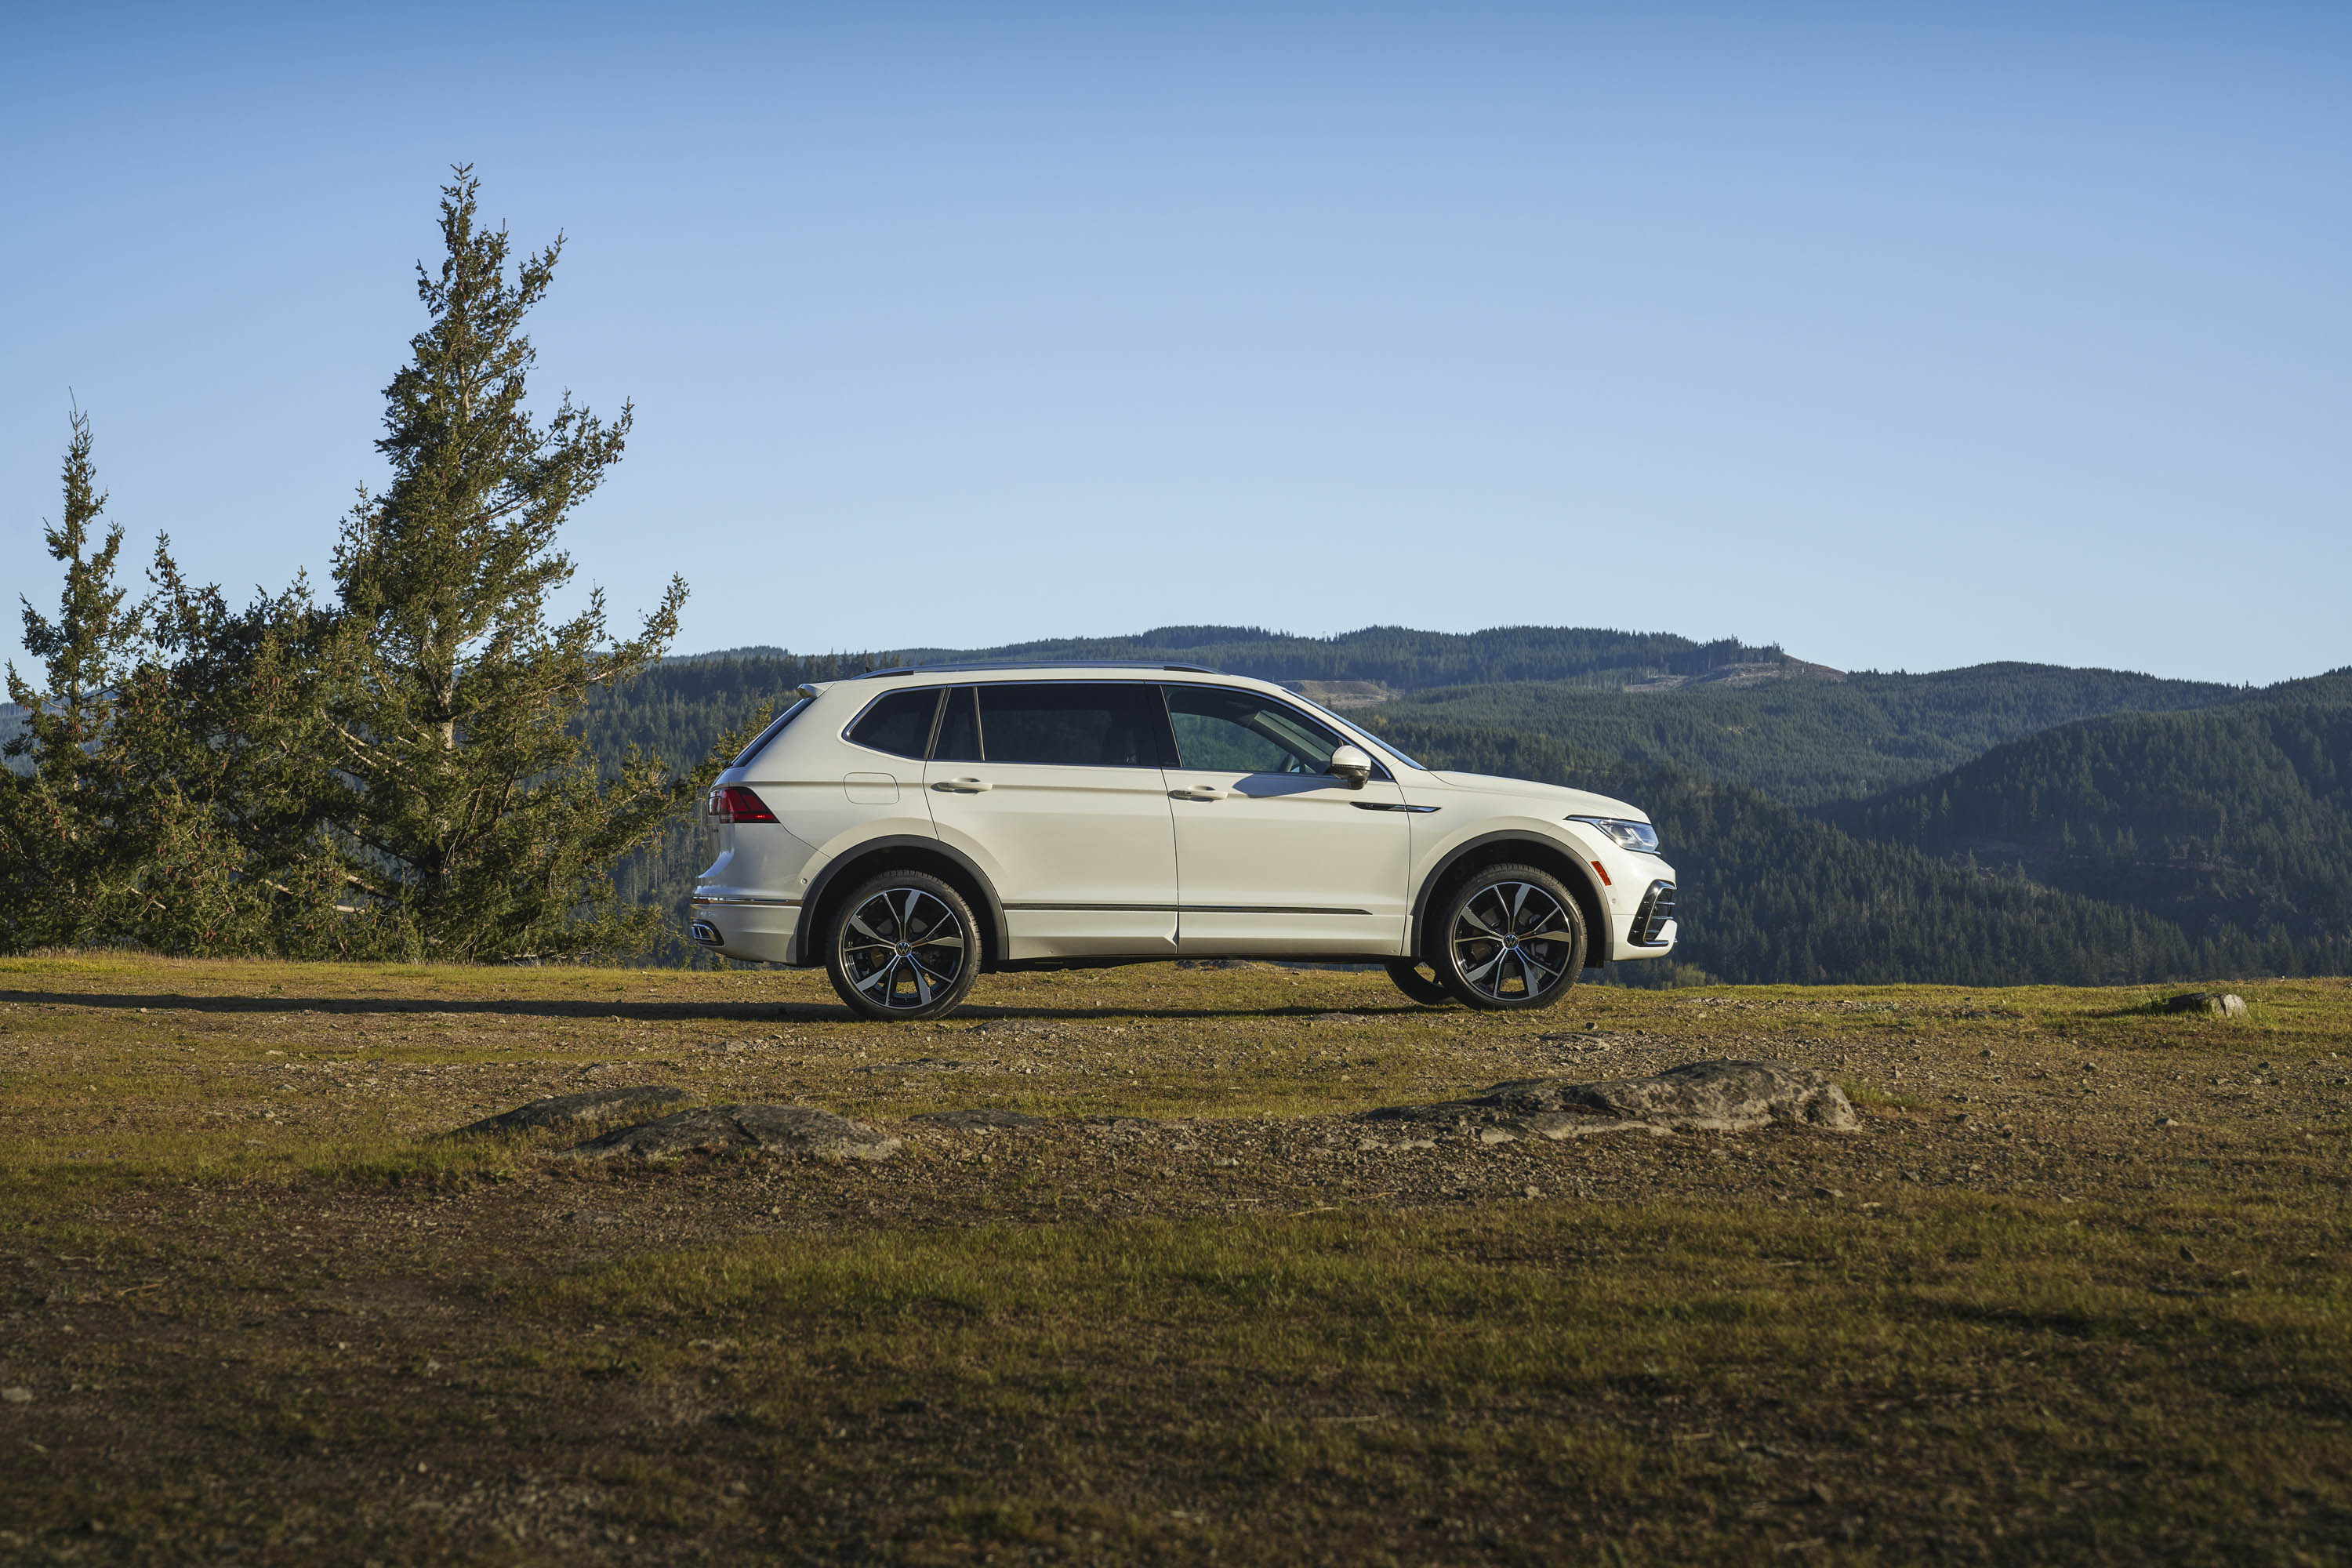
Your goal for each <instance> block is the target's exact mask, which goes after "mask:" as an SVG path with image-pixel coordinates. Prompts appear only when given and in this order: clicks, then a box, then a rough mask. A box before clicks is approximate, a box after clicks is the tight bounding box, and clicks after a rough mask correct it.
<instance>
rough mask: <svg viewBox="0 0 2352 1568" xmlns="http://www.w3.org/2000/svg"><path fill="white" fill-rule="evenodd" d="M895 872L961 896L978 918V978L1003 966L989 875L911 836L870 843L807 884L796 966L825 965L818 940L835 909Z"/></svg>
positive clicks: (1000, 916) (1000, 907) (997, 904)
mask: <svg viewBox="0 0 2352 1568" xmlns="http://www.w3.org/2000/svg"><path fill="white" fill-rule="evenodd" d="M898 870H908V871H927V872H929V874H930V875H932V876H934V877H937V878H938V879H940V880H941V881H943V882H945V883H947V884H948V885H949V886H950V887H951V888H953V889H955V890H956V891H957V892H959V893H961V894H962V895H963V896H964V901H965V902H967V903H969V904H971V907H972V912H973V913H975V914H977V915H978V916H979V917H980V926H981V931H980V939H981V964H980V968H981V973H983V974H985V973H988V972H989V971H991V970H992V969H994V968H995V967H996V966H997V965H998V964H999V963H1002V962H1003V956H1004V945H1005V939H1006V935H1007V932H1006V931H1005V925H1004V904H1003V900H1000V899H999V898H997V896H996V889H995V888H994V887H993V886H992V885H991V884H990V882H989V879H988V875H987V873H986V872H984V871H982V869H981V868H979V867H978V866H977V865H975V864H973V863H972V859H971V857H970V856H968V855H966V854H964V853H963V852H962V851H961V850H960V849H955V848H952V847H950V846H948V845H945V844H942V843H940V841H939V840H938V839H936V838H920V837H916V836H915V835H913V834H911V833H900V834H892V835H890V836H889V837H885V838H871V839H868V840H866V842H865V843H863V844H860V845H858V846H857V847H856V848H854V849H851V850H849V851H848V852H846V853H845V854H842V855H837V856H835V858H833V860H832V861H831V862H829V863H828V864H827V865H826V866H825V868H824V870H822V871H819V872H818V873H817V874H816V875H815V876H814V878H812V879H810V881H809V889H808V892H807V893H806V894H805V895H804V896H803V898H802V900H801V918H800V923H799V925H798V926H796V927H795V928H794V929H793V960H794V962H795V963H798V964H800V965H802V966H803V967H805V966H809V965H814V964H818V963H824V954H823V953H822V952H820V951H819V949H820V947H821V946H822V942H821V940H820V939H821V937H822V935H823V932H824V928H825V923H826V921H829V920H831V919H832V918H833V910H834V906H835V905H836V904H838V903H839V902H840V901H841V900H843V899H844V898H845V897H847V896H848V893H849V890H850V889H853V888H855V887H856V886H857V884H858V883H859V882H861V881H863V880H865V879H866V878H868V877H872V876H877V875H879V874H880V873H882V872H884V871H898Z"/></svg>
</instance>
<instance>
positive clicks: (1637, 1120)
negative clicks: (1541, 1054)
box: [1359, 1061, 1861, 1142]
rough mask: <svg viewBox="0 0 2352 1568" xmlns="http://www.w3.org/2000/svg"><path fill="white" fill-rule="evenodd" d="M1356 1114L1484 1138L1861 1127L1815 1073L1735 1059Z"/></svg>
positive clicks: (1516, 1086) (1527, 1085)
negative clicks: (1637, 1075)
mask: <svg viewBox="0 0 2352 1568" xmlns="http://www.w3.org/2000/svg"><path fill="white" fill-rule="evenodd" d="M1359 1120H1360V1121H1371V1122H1390V1123H1402V1124H1404V1126H1406V1127H1411V1128H1416V1129H1420V1130H1423V1131H1439V1130H1452V1131H1461V1132H1464V1133H1467V1134H1470V1135H1473V1136H1475V1137H1478V1138H1480V1139H1483V1140H1485V1141H1486V1142H1508V1141H1510V1140H1511V1139H1514V1138H1580V1137H1584V1136H1587V1135H1590V1134H1592V1133H1597V1132H1674V1131H1688V1132H1745V1131H1751V1130H1753V1129H1755V1128H1759V1127H1766V1126H1769V1125H1770V1124H1772V1123H1773V1122H1776V1121H1777V1122H1782V1123H1785V1124H1788V1125H1790V1126H1798V1127H1815V1128H1822V1129H1825V1130H1827V1131H1837V1132H1846V1131H1853V1129H1855V1128H1856V1127H1859V1126H1860V1125H1861V1120H1860V1118H1858V1117H1856V1116H1855V1115H1854V1111H1853V1103H1852V1102H1851V1101H1849V1100H1847V1099H1846V1097H1845V1091H1844V1090H1843V1089H1840V1088H1838V1086H1837V1085H1836V1084H1834V1083H1832V1082H1831V1081H1830V1079H1828V1078H1827V1077H1825V1076H1824V1075H1822V1073H1819V1072H1816V1071H1815V1070H1813V1069H1812V1068H1790V1067H1781V1066H1779V1065H1777V1064H1775V1063H1772V1062H1733V1061H1703V1062H1690V1063H1686V1064H1685V1065H1684V1066H1682V1067H1677V1068H1667V1069H1666V1070H1665V1071H1664V1072H1662V1073H1657V1074H1654V1075H1653V1076H1651V1077H1649V1078H1624V1079H1605V1080H1602V1081H1601V1082H1597V1083H1579V1082H1576V1081H1573V1080H1571V1079H1559V1078H1531V1079H1518V1080H1517V1081H1515V1082H1511V1083H1498V1084H1496V1086H1495V1087H1494V1088H1492V1089H1488V1090H1487V1091H1486V1093H1484V1094H1482V1095H1477V1096H1475V1097H1474V1098H1472V1099H1468V1100H1444V1101H1441V1102H1439V1103H1437V1104H1435V1105H1393V1106H1390V1107H1387V1108H1386V1109H1384V1110H1369V1111H1366V1112H1364V1114H1363V1115H1362V1116H1361V1117H1360V1118H1359Z"/></svg>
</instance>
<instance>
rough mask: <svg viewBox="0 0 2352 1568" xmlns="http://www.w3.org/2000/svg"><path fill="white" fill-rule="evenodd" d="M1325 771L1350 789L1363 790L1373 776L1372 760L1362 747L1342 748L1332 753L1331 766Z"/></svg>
mask: <svg viewBox="0 0 2352 1568" xmlns="http://www.w3.org/2000/svg"><path fill="white" fill-rule="evenodd" d="M1323 771H1324V772H1325V773H1329V774H1330V775H1331V776H1332V777H1333V778H1335V779H1338V780H1339V782H1340V783H1341V784H1346V785H1347V786H1348V787H1349V789H1361V788H1363V787H1364V785H1365V784H1367V783H1368V782H1369V781H1370V778H1371V776H1372V759H1371V758H1370V757H1368V756H1366V755H1364V752H1363V750H1362V748H1360V747H1358V746H1342V747H1340V748H1339V750H1338V751H1336V752H1332V753H1331V764H1330V766H1328V767H1327V768H1325V769H1324V770H1323Z"/></svg>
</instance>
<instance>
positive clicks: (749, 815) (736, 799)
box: [710, 784, 776, 822]
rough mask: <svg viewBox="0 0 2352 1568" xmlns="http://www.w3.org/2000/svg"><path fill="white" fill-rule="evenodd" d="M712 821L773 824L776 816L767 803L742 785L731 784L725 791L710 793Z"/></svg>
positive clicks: (716, 790) (719, 790)
mask: <svg viewBox="0 0 2352 1568" xmlns="http://www.w3.org/2000/svg"><path fill="white" fill-rule="evenodd" d="M710 820H711V821H713V822H773V821H775V820H776V814H775V813H774V812H772V811H770V810H769V809H768V806H767V803H766V802H765V801H762V800H761V798H760V797H759V796H758V795H753V794H752V793H751V791H750V790H748V789H745V788H744V787H743V786H742V785H741V784H729V785H728V786H727V787H726V788H725V789H715V790H712V791H711V792H710Z"/></svg>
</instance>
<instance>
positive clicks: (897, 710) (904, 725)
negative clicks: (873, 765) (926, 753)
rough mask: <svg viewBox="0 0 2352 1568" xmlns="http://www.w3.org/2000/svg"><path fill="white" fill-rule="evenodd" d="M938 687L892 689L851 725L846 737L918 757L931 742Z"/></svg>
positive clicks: (938, 703) (898, 754)
mask: <svg viewBox="0 0 2352 1568" xmlns="http://www.w3.org/2000/svg"><path fill="white" fill-rule="evenodd" d="M939 707H940V689H939V688H938V687H936V686H933V687H927V688H925V689H922V690H920V691H893V692H892V693H890V695H889V696H887V697H885V698H884V699H882V700H880V701H879V702H877V703H876V704H874V706H873V707H871V708H868V709H867V710H866V711H865V713H864V714H863V715H862V716H861V717H860V718H859V719H858V721H857V722H856V724H854V725H852V726H850V731H849V738H850V739H851V740H853V741H855V742H857V743H858V744H859V745H861V746H870V747H872V748H873V749H874V750H876V751H877V752H889V753H890V754H891V755H892V756H894V757H914V758H918V759H919V758H920V757H921V756H922V754H923V748H924V747H925V746H927V745H929V744H930V740H931V715H932V714H933V713H936V712H938V711H939Z"/></svg>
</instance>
